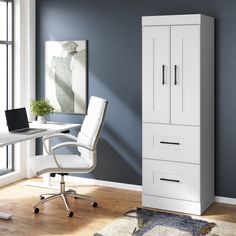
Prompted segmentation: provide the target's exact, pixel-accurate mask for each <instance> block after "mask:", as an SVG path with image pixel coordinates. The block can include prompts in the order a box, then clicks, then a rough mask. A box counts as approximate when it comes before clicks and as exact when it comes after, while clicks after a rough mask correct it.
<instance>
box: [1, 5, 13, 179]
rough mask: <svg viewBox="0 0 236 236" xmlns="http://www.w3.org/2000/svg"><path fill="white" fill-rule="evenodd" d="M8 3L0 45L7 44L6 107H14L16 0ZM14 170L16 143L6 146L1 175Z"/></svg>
mask: <svg viewBox="0 0 236 236" xmlns="http://www.w3.org/2000/svg"><path fill="white" fill-rule="evenodd" d="M0 2H5V3H6V40H0V45H6V87H7V93H6V109H12V108H13V107H14V0H0ZM9 3H11V15H12V17H11V21H12V22H11V31H12V32H11V40H9V5H8V4H9ZM9 46H11V62H10V61H9ZM9 63H11V78H9V76H10V75H9ZM13 171H14V145H9V146H7V147H6V169H2V170H0V176H1V175H4V174H7V173H10V172H13Z"/></svg>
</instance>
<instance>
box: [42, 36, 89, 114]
mask: <svg viewBox="0 0 236 236" xmlns="http://www.w3.org/2000/svg"><path fill="white" fill-rule="evenodd" d="M87 74H88V73H87V40H71V41H46V42H45V98H46V99H48V100H49V101H50V103H51V104H52V106H53V107H54V108H55V112H61V113H76V114H86V110H87Z"/></svg>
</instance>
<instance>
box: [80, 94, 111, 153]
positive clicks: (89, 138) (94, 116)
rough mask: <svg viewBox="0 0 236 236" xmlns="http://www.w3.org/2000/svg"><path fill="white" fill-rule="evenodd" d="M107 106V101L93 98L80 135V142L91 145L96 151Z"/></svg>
mask: <svg viewBox="0 0 236 236" xmlns="http://www.w3.org/2000/svg"><path fill="white" fill-rule="evenodd" d="M107 104H108V102H107V100H105V99H102V98H99V97H94V96H91V98H90V101H89V106H88V111H87V115H86V116H85V118H84V121H83V124H82V126H81V129H80V132H79V134H78V138H77V139H78V142H81V143H84V144H86V145H89V146H90V147H92V148H93V149H94V150H95V149H96V145H97V142H98V140H99V137H100V134H101V131H102V127H103V124H104V119H105V114H106V108H107ZM79 151H80V152H81V151H82V149H81V148H80V149H79Z"/></svg>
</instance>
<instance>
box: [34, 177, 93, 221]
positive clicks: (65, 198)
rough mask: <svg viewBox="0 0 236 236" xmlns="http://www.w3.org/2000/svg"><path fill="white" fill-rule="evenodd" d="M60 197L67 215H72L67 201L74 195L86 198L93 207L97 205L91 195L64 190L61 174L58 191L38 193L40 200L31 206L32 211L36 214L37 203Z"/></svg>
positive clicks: (37, 210) (78, 197)
mask: <svg viewBox="0 0 236 236" xmlns="http://www.w3.org/2000/svg"><path fill="white" fill-rule="evenodd" d="M46 195H49V197H45V196H46ZM60 197H61V198H62V200H63V202H64V204H65V207H66V211H67V216H68V217H72V216H73V211H72V210H71V207H70V204H69V201H68V198H69V197H74V198H75V199H84V200H88V201H90V202H91V205H92V206H93V207H97V202H96V201H95V200H94V199H93V198H92V197H90V196H86V195H82V194H78V193H77V192H76V191H75V190H72V189H70V190H67V191H65V182H64V175H61V182H60V192H59V193H44V194H41V195H40V201H39V202H38V203H36V204H35V205H34V206H33V210H34V213H35V214H37V213H38V212H39V208H38V206H39V205H41V204H43V203H45V202H48V201H51V200H54V199H57V198H60Z"/></svg>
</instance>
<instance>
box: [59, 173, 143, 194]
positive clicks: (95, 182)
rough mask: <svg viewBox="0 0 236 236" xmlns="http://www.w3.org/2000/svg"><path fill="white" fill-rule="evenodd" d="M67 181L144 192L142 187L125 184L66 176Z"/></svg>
mask: <svg viewBox="0 0 236 236" xmlns="http://www.w3.org/2000/svg"><path fill="white" fill-rule="evenodd" d="M55 178H56V179H58V180H59V179H60V176H58V175H56V177H55ZM65 179H66V181H69V182H72V183H76V184H89V185H98V186H105V187H111V188H120V189H127V190H133V191H139V192H142V186H141V185H135V184H124V183H117V182H111V181H104V180H97V179H89V178H82V177H76V176H65Z"/></svg>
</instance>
